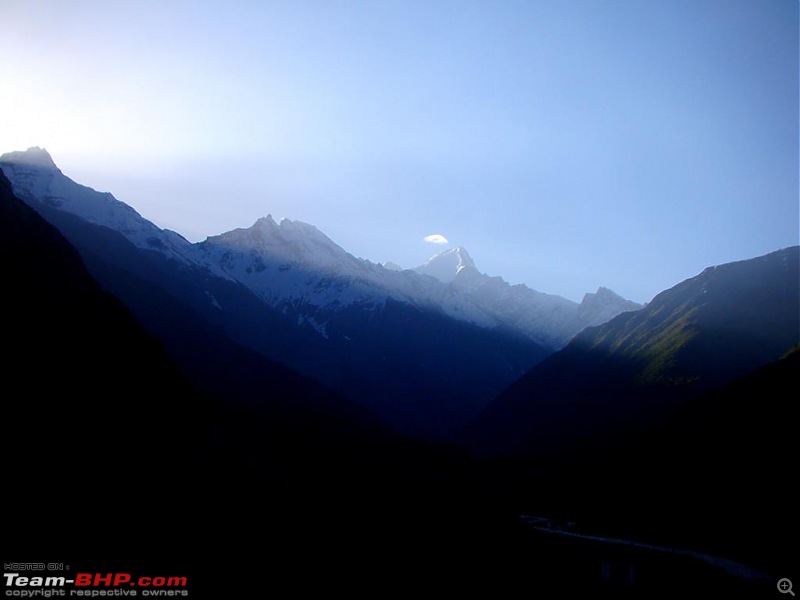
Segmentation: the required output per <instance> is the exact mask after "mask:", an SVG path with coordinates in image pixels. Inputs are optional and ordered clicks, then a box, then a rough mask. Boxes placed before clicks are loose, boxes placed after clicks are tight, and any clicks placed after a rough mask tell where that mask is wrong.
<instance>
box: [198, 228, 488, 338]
mask: <svg viewBox="0 0 800 600" xmlns="http://www.w3.org/2000/svg"><path fill="white" fill-rule="evenodd" d="M197 250H198V257H199V259H200V260H201V261H202V262H203V263H204V264H206V265H208V266H209V268H212V269H221V270H222V271H224V272H225V273H226V274H227V275H228V276H229V277H232V278H234V279H236V280H237V281H239V282H241V283H243V284H244V285H246V286H247V287H249V288H250V289H251V290H252V291H254V292H255V293H256V294H258V295H259V296H260V297H262V298H263V299H264V300H265V301H267V302H268V303H269V304H270V305H273V306H282V307H284V308H285V309H286V310H289V307H291V308H292V309H294V310H299V309H300V307H301V306H304V307H305V310H306V311H307V312H308V313H309V314H310V313H318V312H320V311H322V312H320V315H321V314H323V313H324V312H329V311H331V310H336V309H337V308H342V307H345V306H351V305H354V304H360V305H373V306H376V307H377V306H382V305H383V304H384V303H385V302H386V300H388V299H392V300H397V301H400V302H406V303H409V304H412V305H414V306H418V307H419V308H422V309H430V310H435V311H438V312H445V313H446V314H448V315H450V316H453V317H456V318H459V319H461V320H466V321H469V322H472V323H475V324H477V325H481V326H485V327H491V326H498V325H500V323H498V322H496V321H495V320H494V319H493V318H491V317H490V316H489V315H487V314H486V313H485V311H483V310H482V309H480V308H479V307H477V306H475V305H474V304H473V303H472V302H471V301H470V300H469V299H468V298H464V297H460V296H459V295H458V294H457V293H456V292H455V291H454V290H449V289H447V288H446V287H445V286H443V285H441V284H439V283H438V282H436V281H431V280H430V279H429V278H428V277H424V276H422V275H419V274H417V273H414V272H413V271H404V270H396V269H387V268H385V267H383V266H382V265H379V264H375V263H372V262H370V261H368V260H364V259H360V258H356V257H355V256H353V255H352V254H349V253H348V252H346V251H345V250H344V249H342V248H341V247H340V246H338V245H337V244H336V243H334V242H333V241H332V240H331V239H330V238H328V237H327V236H326V235H325V234H323V233H322V232H321V231H319V230H318V229H317V228H316V227H314V226H312V225H308V224H306V223H301V222H298V221H291V220H289V219H282V220H281V222H280V223H277V222H276V221H275V220H274V219H273V218H272V216H271V215H270V216H267V217H264V218H261V219H259V220H258V221H256V223H255V224H254V225H253V226H252V227H250V228H248V229H236V230H234V231H229V232H227V233H223V234H221V235H218V236H213V237H210V238H208V239H207V240H205V241H204V242H201V243H200V244H198V245H197ZM318 316H319V315H318ZM318 322H319V321H318Z"/></svg>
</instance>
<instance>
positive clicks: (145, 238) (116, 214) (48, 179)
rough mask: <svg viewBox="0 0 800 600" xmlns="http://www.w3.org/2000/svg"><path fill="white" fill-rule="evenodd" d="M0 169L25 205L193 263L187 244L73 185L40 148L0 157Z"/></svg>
mask: <svg viewBox="0 0 800 600" xmlns="http://www.w3.org/2000/svg"><path fill="white" fill-rule="evenodd" d="M0 168H2V169H3V172H4V173H5V174H6V177H8V179H9V180H10V181H11V183H12V185H13V188H14V193H15V194H16V195H17V196H19V197H20V198H22V199H23V200H25V201H26V202H28V203H32V204H34V205H35V203H36V202H41V203H43V204H46V205H49V206H51V207H54V208H57V209H59V210H63V211H65V212H69V213H72V214H74V215H76V216H78V217H80V218H81V219H83V220H85V221H88V222H90V223H96V224H98V225H103V226H105V227H108V228H110V229H114V230H116V231H119V232H120V233H122V234H123V235H124V236H125V237H127V238H128V239H129V240H131V242H133V243H134V244H136V245H137V246H139V247H140V248H146V249H149V250H158V251H159V252H162V253H164V254H166V255H168V256H170V257H172V258H174V259H176V260H178V261H180V262H184V263H186V262H192V258H191V255H192V245H191V243H190V242H189V241H187V240H186V239H184V238H183V237H182V236H181V235H179V234H178V233H175V232H174V231H170V230H167V229H160V228H159V227H157V226H156V225H154V224H153V223H151V222H150V221H148V220H147V219H145V218H144V217H142V216H141V215H140V214H139V213H138V212H136V210H134V209H133V208H131V207H130V206H128V205H127V204H125V203H124V202H120V201H119V200H117V199H116V198H114V196H112V195H111V194H110V193H108V192H98V191H96V190H93V189H92V188H90V187H86V186H83V185H80V184H78V183H75V182H74V181H72V180H71V179H70V178H69V177H66V176H65V175H64V174H63V173H62V172H61V170H60V169H59V168H58V167H57V166H56V164H55V163H54V162H53V159H52V157H51V156H50V154H48V152H47V151H46V150H44V149H42V148H35V147H34V148H29V149H28V150H27V151H24V152H9V153H7V154H3V155H2V156H0Z"/></svg>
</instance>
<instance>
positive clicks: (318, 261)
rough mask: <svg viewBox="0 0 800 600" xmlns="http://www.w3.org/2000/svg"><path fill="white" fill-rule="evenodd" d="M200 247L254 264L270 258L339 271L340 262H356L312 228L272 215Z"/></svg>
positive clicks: (214, 237) (305, 224)
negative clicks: (237, 255)
mask: <svg viewBox="0 0 800 600" xmlns="http://www.w3.org/2000/svg"><path fill="white" fill-rule="evenodd" d="M201 246H205V247H208V248H210V247H219V248H225V249H227V251H228V252H230V251H233V252H236V253H240V254H247V255H249V256H251V257H253V259H254V260H256V261H258V260H259V259H264V258H266V257H269V258H270V260H271V261H278V262H280V263H282V264H283V265H285V266H289V265H303V266H306V267H315V268H331V267H341V265H342V263H343V262H344V263H352V262H353V261H354V260H355V261H356V263H357V262H358V261H357V260H356V259H354V257H353V256H351V255H350V254H348V253H347V252H346V251H345V250H344V249H343V248H342V247H341V246H339V245H338V244H336V242H334V241H333V240H332V239H330V238H329V237H328V236H327V235H325V234H324V233H322V232H321V231H320V230H319V229H317V228H316V227H314V226H313V225H309V224H308V223H303V222H302V221H292V220H290V219H281V221H280V223H279V222H277V221H276V220H275V219H274V218H273V217H272V215H267V216H266V217H261V218H260V219H258V220H257V221H256V222H255V223H254V224H253V225H252V226H251V227H249V228H247V229H234V230H233V231H228V232H226V233H223V234H221V235H217V236H212V237H209V238H208V239H207V240H206V241H205V242H203V243H202V244H201Z"/></svg>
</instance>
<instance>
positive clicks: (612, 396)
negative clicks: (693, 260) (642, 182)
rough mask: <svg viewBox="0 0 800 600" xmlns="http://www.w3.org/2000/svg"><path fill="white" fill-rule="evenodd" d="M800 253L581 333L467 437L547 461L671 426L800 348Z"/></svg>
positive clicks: (673, 293)
mask: <svg viewBox="0 0 800 600" xmlns="http://www.w3.org/2000/svg"><path fill="white" fill-rule="evenodd" d="M798 254H799V252H798V247H792V248H787V249H785V250H780V251H777V252H773V253H771V254H767V255H765V256H762V257H759V258H754V259H750V260H745V261H740V262H735V263H729V264H725V265H721V266H717V267H711V268H708V269H706V270H705V271H703V273H701V274H700V275H698V276H696V277H693V278H691V279H688V280H686V281H684V282H683V283H680V284H678V285H676V286H675V287H673V288H671V289H669V290H667V291H665V292H662V293H661V294H659V295H657V296H656V297H655V298H654V299H653V301H652V302H651V303H650V304H648V305H647V306H646V307H645V308H643V309H641V310H639V311H636V312H629V313H623V314H621V315H619V316H617V317H615V318H614V319H612V320H611V321H609V322H608V323H606V324H604V325H601V326H599V327H593V328H588V329H586V330H584V331H583V332H581V333H580V334H578V335H577V336H576V337H575V338H574V339H573V340H572V342H570V344H568V345H567V346H566V347H565V348H564V349H563V350H561V351H559V352H557V353H555V354H554V355H552V356H550V357H548V358H547V359H546V360H545V361H543V362H542V363H540V364H539V365H537V366H536V367H535V368H534V369H532V370H531V371H530V372H529V373H528V374H527V375H525V376H524V377H522V378H521V379H520V380H518V381H517V382H516V383H514V384H513V385H512V386H511V387H510V388H509V389H508V390H507V391H505V392H504V393H503V394H501V395H500V396H499V397H498V398H497V399H496V400H495V401H494V402H492V404H491V405H490V406H489V407H488V408H487V410H486V411H485V412H484V413H483V414H482V415H481V416H480V417H479V418H478V419H477V420H476V421H475V422H474V423H473V424H472V425H471V426H470V427H469V428H468V429H467V431H466V432H465V439H466V440H467V441H468V442H469V443H470V444H471V445H472V446H473V447H474V448H476V449H479V450H480V451H481V452H486V453H490V454H525V455H527V456H540V457H541V458H542V459H543V460H546V457H547V456H548V455H550V454H553V453H555V452H561V451H564V450H567V449H570V448H572V449H579V447H580V446H581V445H585V444H587V443H588V441H589V440H592V439H593V438H602V437H607V436H611V435H618V434H622V433H624V432H627V431H631V430H636V429H637V428H640V427H643V426H646V425H649V424H650V423H652V422H655V421H658V420H660V419H663V418H665V417H666V416H667V415H668V414H669V413H670V411H671V410H672V408H674V406H675V405H676V403H677V402H678V401H680V400H683V399H686V398H690V397H692V396H694V395H697V394H699V393H701V392H703V391H706V390H708V389H710V388H712V387H714V386H717V385H720V384H723V383H725V382H728V381H731V380H733V379H735V378H736V377H739V376H741V375H743V374H744V373H747V372H749V371H751V370H753V369H755V368H757V367H759V366H760V365H763V364H766V363H768V362H770V361H773V360H776V359H777V358H779V357H780V356H781V355H782V354H783V353H785V352H786V351H787V349H789V348H791V347H792V346H793V345H794V344H796V343H798V340H800V310H799V308H798V307H800V282H799V279H800V266H799V265H798Z"/></svg>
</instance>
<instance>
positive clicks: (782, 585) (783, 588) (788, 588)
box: [778, 577, 794, 596]
mask: <svg viewBox="0 0 800 600" xmlns="http://www.w3.org/2000/svg"><path fill="white" fill-rule="evenodd" d="M778 591H779V592H780V593H781V594H791V595H792V596H794V592H793V591H792V581H791V579H786V578H785V577H784V578H783V579H779V580H778Z"/></svg>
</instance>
